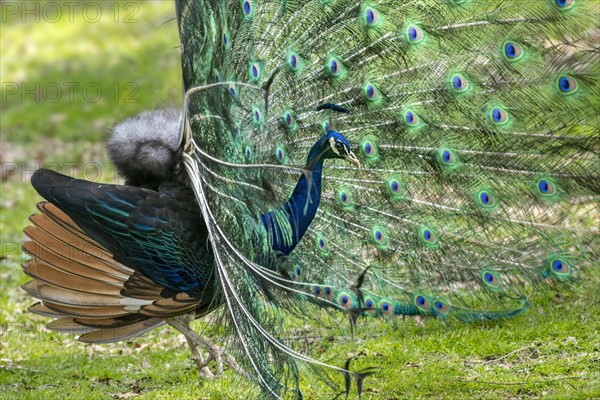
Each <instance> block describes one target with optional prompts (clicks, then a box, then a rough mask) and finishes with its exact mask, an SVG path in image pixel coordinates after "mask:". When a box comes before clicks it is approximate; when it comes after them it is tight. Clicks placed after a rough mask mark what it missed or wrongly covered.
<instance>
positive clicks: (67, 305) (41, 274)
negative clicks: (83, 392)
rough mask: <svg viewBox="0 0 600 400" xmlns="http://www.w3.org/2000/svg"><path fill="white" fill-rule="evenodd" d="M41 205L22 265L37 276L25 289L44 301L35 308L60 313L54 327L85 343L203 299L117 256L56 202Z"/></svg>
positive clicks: (111, 337)
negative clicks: (173, 288) (159, 281)
mask: <svg viewBox="0 0 600 400" xmlns="http://www.w3.org/2000/svg"><path fill="white" fill-rule="evenodd" d="M38 209H39V210H40V211H41V212H42V214H37V215H33V216H31V217H30V221H31V222H32V224H33V226H29V227H27V228H25V233H26V234H27V236H29V237H30V238H31V241H30V242H27V243H26V244H24V245H23V251H24V252H25V253H27V254H29V255H30V256H32V257H34V260H32V261H28V262H25V263H23V270H24V271H25V273H27V274H28V275H30V276H31V277H32V278H34V280H33V281H31V282H29V283H27V284H25V285H23V289H24V290H25V291H27V292H28V293H29V294H30V295H31V296H33V297H35V298H38V299H40V300H42V301H41V302H38V303H36V304H34V305H33V306H31V307H30V311H31V312H33V313H36V314H39V315H44V316H49V317H52V318H57V319H55V320H54V321H52V322H50V323H49V324H48V328H49V329H52V330H55V331H58V332H66V333H71V334H82V336H80V337H79V340H80V341H83V342H91V343H110V342H115V341H119V340H124V339H128V338H132V337H135V336H139V335H141V334H143V333H145V332H147V331H148V330H150V329H153V328H155V327H157V326H159V325H161V324H162V323H163V322H164V319H165V318H169V317H174V316H177V315H181V314H185V313H188V312H193V311H194V310H196V309H198V308H199V307H201V302H200V299H197V298H194V297H191V296H190V295H188V294H186V293H170V292H168V291H166V290H165V289H164V288H163V287H162V286H159V285H157V284H156V283H154V282H153V281H152V280H151V279H150V278H148V277H147V276H144V275H142V274H141V273H140V272H137V271H134V270H133V269H131V268H129V267H127V266H125V265H123V264H121V263H119V262H118V261H116V260H114V258H113V255H112V254H111V253H110V252H109V251H107V250H106V249H104V248H103V247H102V246H100V245H99V244H98V243H97V242H96V241H94V240H93V239H91V238H90V237H89V236H87V235H86V234H85V233H84V232H83V231H82V230H81V228H79V227H78V226H77V224H76V223H75V222H74V221H73V220H72V219H71V218H69V217H68V216H67V215H66V214H65V213H64V212H62V211H61V210H60V209H58V208H57V207H56V206H54V205H53V204H51V203H48V202H41V203H39V204H38ZM150 302H151V303H150ZM202 307H203V308H206V309H208V305H207V304H202Z"/></svg>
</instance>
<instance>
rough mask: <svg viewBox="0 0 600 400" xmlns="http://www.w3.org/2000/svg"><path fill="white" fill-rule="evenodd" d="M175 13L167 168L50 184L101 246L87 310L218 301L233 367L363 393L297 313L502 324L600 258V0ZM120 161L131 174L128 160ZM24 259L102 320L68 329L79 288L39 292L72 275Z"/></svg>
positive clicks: (183, 5)
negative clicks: (313, 351) (318, 356)
mask: <svg viewBox="0 0 600 400" xmlns="http://www.w3.org/2000/svg"><path fill="white" fill-rule="evenodd" d="M176 11H177V20H178V26H179V31H180V38H181V47H182V66H183V78H184V82H183V83H184V90H185V96H184V107H183V118H181V121H182V122H183V123H182V124H175V123H173V124H169V127H171V128H172V126H179V127H180V135H181V136H180V137H181V139H182V145H181V146H182V147H183V151H181V150H180V151H177V150H175V149H173V143H172V142H171V143H170V144H169V145H168V146H164V147H165V148H168V149H169V151H166V150H165V151H163V153H164V154H168V155H169V157H176V158H177V160H178V161H177V162H174V161H172V160H171V159H169V160H168V162H167V161H165V163H166V164H168V166H169V167H168V168H169V170H168V171H167V172H169V171H171V169H173V173H172V174H171V173H164V171H161V172H160V173H157V174H158V175H160V176H154V177H148V176H146V175H144V176H142V177H140V179H133V178H131V177H130V175H127V174H125V176H127V177H128V183H131V184H135V185H136V186H142V187H146V188H150V189H158V191H154V190H150V189H146V188H140V187H134V186H124V187H119V186H111V185H99V187H98V186H97V185H96V186H93V185H94V184H90V183H85V182H84V181H73V180H70V181H65V179H67V180H68V178H64V177H63V178H60V179H59V178H56V177H54V178H52V179H54V181H53V182H54V183H53V184H52V185H51V187H50V188H46V189H45V188H44V186H45V184H44V181H43V180H42V179H38V180H37V182H41V183H38V184H37V185H36V183H35V182H34V185H36V189H37V190H38V191H39V192H40V193H41V194H42V195H43V196H44V197H45V198H46V199H47V200H48V201H49V202H50V203H52V204H54V206H56V207H58V208H59V209H60V210H62V212H64V213H66V214H67V215H68V218H70V219H71V220H72V221H71V223H69V224H68V227H67V228H66V229H67V230H68V231H69V232H70V233H69V235H77V236H78V237H83V238H86V239H85V240H88V239H89V240H91V241H92V242H94V243H95V244H96V245H97V248H98V249H100V250H101V251H102V252H103V253H102V254H105V257H104V259H103V260H104V261H103V262H104V263H105V264H103V265H104V266H102V267H101V268H100V270H101V271H100V272H99V273H100V274H102V276H101V277H99V278H97V280H99V281H101V282H102V284H103V285H104V286H107V285H108V286H110V287H111V288H119V290H118V291H115V290H116V289H111V290H113V292H110V293H109V294H107V295H106V296H112V297H110V299H109V300H110V301H108V302H107V303H106V304H103V303H102V304H100V303H98V304H97V303H94V304H93V305H92V306H93V307H96V308H98V307H100V306H102V307H108V306H111V307H113V308H114V306H115V304H113V303H112V302H115V301H116V302H117V303H119V304H121V305H123V304H125V305H126V307H125V309H126V310H127V311H128V312H129V314H127V315H126V316H122V317H118V318H121V320H120V321H122V319H126V320H127V321H128V322H131V323H132V324H133V325H128V326H134V327H135V328H131V332H132V333H131V335H133V334H134V333H136V334H137V333H143V331H145V329H149V328H151V326H150V325H151V324H152V323H155V322H156V323H157V324H158V323H160V322H162V321H163V320H164V319H165V318H172V317H175V316H177V315H180V314H183V313H187V312H193V315H194V316H198V315H205V314H207V313H209V312H211V311H212V310H214V309H216V308H218V307H220V306H224V307H223V309H224V311H223V318H222V319H220V321H222V322H224V323H225V324H226V326H227V327H228V328H229V329H230V330H231V332H232V333H233V334H234V335H235V336H236V339H237V340H236V341H235V343H234V345H235V346H234V347H233V346H232V347H230V348H228V351H230V352H231V354H234V355H235V357H236V359H237V361H238V362H239V364H240V366H241V367H240V370H243V371H244V374H246V375H247V376H249V377H250V378H251V379H253V380H254V381H255V382H256V383H258V385H259V386H260V388H261V389H262V393H263V395H264V396H265V397H279V396H285V393H288V394H289V393H291V394H294V395H296V394H298V395H299V396H301V392H299V389H298V385H299V383H298V382H299V379H300V370H301V369H299V368H300V367H301V366H311V367H314V368H319V370H323V369H327V368H331V369H332V370H338V371H340V372H342V373H343V374H344V376H345V377H346V382H347V384H348V382H349V380H350V377H353V378H356V379H357V380H358V381H359V382H361V385H362V378H363V377H364V376H367V375H369V374H370V373H372V371H371V370H368V371H363V372H362V373H361V372H355V373H350V372H347V371H346V369H347V368H348V366H349V364H350V363H349V360H348V362H347V363H346V369H344V368H338V367H336V366H327V365H326V363H323V362H321V361H319V360H315V359H312V358H310V357H309V356H308V355H305V354H302V353H300V352H298V351H296V350H294V349H292V348H290V347H289V346H287V345H285V344H284V343H283V342H282V339H283V338H285V337H286V333H287V329H288V327H287V324H286V323H285V320H286V316H287V315H298V314H300V315H306V316H307V317H308V316H311V314H314V311H316V310H326V311H331V312H333V313H339V312H343V313H347V314H348V315H349V316H350V320H351V322H352V324H354V323H355V322H356V320H357V319H358V318H361V317H365V318H366V317H378V318H382V319H387V318H393V317H395V316H400V315H421V316H431V317H437V318H440V319H442V320H452V319H454V320H457V321H460V322H473V321H482V320H499V319H504V318H510V317H514V316H517V315H519V314H521V313H522V312H524V311H526V310H527V309H528V308H529V307H530V306H531V304H532V303H533V302H534V301H535V299H536V294H537V293H538V292H540V291H542V292H543V291H544V288H547V287H550V288H553V289H558V288H560V289H571V288H576V287H577V285H579V284H581V283H582V278H584V277H585V275H584V271H585V269H586V268H587V267H588V266H589V265H591V263H592V262H594V261H596V260H597V259H598V249H599V248H600V246H599V244H600V243H599V241H598V222H599V221H598V215H599V213H598V196H599V194H600V176H599V175H600V173H599V171H598V154H599V152H600V145H599V142H598V137H599V126H600V120H599V117H598V115H599V114H598V111H597V110H598V99H599V98H600V79H599V77H600V63H599V59H600V48H599V45H598V38H599V37H600V23H599V22H598V21H599V20H600V5H598V4H597V3H596V2H593V1H579V0H567V1H559V0H536V1H533V0H520V1H511V0H497V1H483V0H460V1H459V0H445V1H444V0H408V1H388V2H385V1H364V2H358V1H345V0H311V1H293V0H284V1H282V0H277V1H274V0H271V1H266V0H262V1H261V0H256V1H253V0H242V1H239V0H236V1H217V0H214V1H209V0H177V1H176ZM170 118H172V119H174V118H176V120H177V121H180V119H179V116H171V117H170ZM165 124H166V123H165ZM148 125H150V124H148ZM153 126H154V125H153ZM153 129H154V128H153ZM174 134H175V133H174ZM140 137H141V139H139V140H141V141H143V140H146V139H144V138H143V137H142V136H140ZM121 139H122V140H126V137H125V138H124V139H123V137H122V138H121ZM132 140H133V139H132ZM136 140H138V138H136ZM165 141H166V139H165ZM131 151H132V152H133V151H134V150H133V147H132V150H131ZM163 153H161V154H163ZM165 157H166V156H165ZM179 157H181V158H180V159H179ZM113 159H115V160H117V161H121V160H124V161H122V162H121V164H122V165H124V167H123V168H128V167H127V163H126V161H127V160H128V154H125V155H121V156H119V157H113ZM136 159H137V158H136ZM136 168H139V165H138V166H136ZM142 169H143V168H142ZM147 170H148V169H146V171H147ZM154 170H156V171H158V170H160V168H155V167H152V170H151V171H154ZM136 173H137V172H132V174H133V175H135V174H136ZM41 176H42V175H41V173H40V175H38V178H40V177H41ZM174 176H177V178H174ZM163 180H169V181H177V182H178V183H173V182H163V183H162V184H161V185H157V184H156V182H157V181H159V182H160V181H163ZM69 182H71V183H69ZM90 185H92V186H90ZM47 206H50V205H49V204H48V205H46V206H44V207H47ZM54 206H52V207H53V208H51V209H52V210H54V209H55V208H54ZM42 212H43V214H44V215H47V216H48V217H50V218H51V216H52V215H51V214H49V213H47V212H44V210H43V209H42ZM35 218H38V217H35ZM44 218H46V217H44ZM65 218H67V217H65ZM38 219H39V218H38ZM51 219H52V218H51ZM59 219H60V218H59ZM36 221H37V220H34V221H33V222H34V225H36V226H38V227H40V229H44V228H43V224H42V225H40V224H39V223H38V222H36ZM34 229H36V228H34ZM32 238H33V239H34V242H36V243H37V242H39V241H40V240H41V239H36V238H35V237H34V236H32ZM59 240H64V239H60V238H59ZM82 240H84V239H82ZM30 253H31V254H32V255H34V256H35V257H38V254H37V253H36V252H35V251H30ZM107 260H108V261H107ZM34 265H35V264H34ZM88 267H90V268H92V269H89V270H88V269H86V271H92V270H93V272H94V273H98V268H96V267H95V266H91V265H89V266H86V267H85V268H88ZM24 268H25V270H26V271H27V272H28V273H29V274H30V275H32V276H33V277H34V278H36V279H38V280H36V281H34V283H32V284H30V286H29V287H28V291H30V293H32V295H34V296H35V297H38V298H40V299H42V300H44V305H40V306H39V307H43V310H42V311H44V312H45V310H46V309H48V310H51V312H50V311H48V313H49V314H50V315H52V316H56V315H66V317H64V318H63V319H60V320H58V321H64V323H65V324H67V325H68V326H69V327H71V326H73V324H75V325H77V326H83V327H88V328H90V329H91V328H95V327H97V326H101V323H100V322H98V321H99V320H97V318H100V316H101V317H102V318H105V317H106V318H108V317H107V316H105V314H101V315H100V314H99V316H98V317H96V316H94V315H92V316H89V315H88V314H86V317H85V318H96V319H95V320H94V321H95V322H94V323H89V321H88V320H83V323H82V321H81V320H78V319H73V318H74V316H75V315H76V314H75V313H74V312H71V311H72V309H70V308H68V307H69V304H71V303H69V301H70V300H69V298H65V297H61V296H62V295H61V294H60V293H59V291H57V290H54V291H48V293H49V294H45V293H44V292H43V290H42V287H41V285H40V284H39V283H37V282H40V281H43V282H48V285H50V286H51V287H55V286H54V285H58V283H56V282H55V281H52V280H49V279H51V277H48V278H46V277H45V275H43V274H42V275H40V274H38V273H36V272H35V271H34V270H33V269H32V268H31V267H24ZM65 268H66V267H65ZM65 268H63V269H62V270H63V271H67V269H65ZM82 268H83V267H82ZM69 273H71V272H69ZM84 276H89V272H85V274H84ZM132 277H136V279H133V281H134V282H135V283H136V284H137V286H135V285H133V284H131V283H130V282H131V281H132ZM109 282H110V284H109ZM583 283H585V282H583ZM78 284H79V283H78V282H75V283H73V285H78ZM128 285H129V286H132V289H131V290H130V289H129V286H128ZM59 286H60V285H59ZM108 286H107V290H108ZM133 286H135V288H137V289H138V290H137V291H136V290H134V289H133ZM63 287H65V288H66V289H68V290H69V291H72V290H77V289H76V287H74V286H63ZM122 288H125V289H127V290H128V291H127V292H124V291H123V290H124V289H122ZM69 293H70V292H69ZM94 293H98V294H100V293H99V292H94ZM123 298H127V299H126V300H123ZM115 299H116V300H115ZM136 299H137V302H136ZM142 300H143V301H142ZM144 301H145V302H144ZM167 303H168V304H167ZM161 305H164V308H169V307H171V308H174V309H176V310H175V311H174V312H170V313H165V312H162V313H161V312H159V310H157V309H160V308H161ZM74 306H75V307H82V304H80V303H75V305H74ZM40 310H41V308H40ZM70 310H71V311H70ZM155 311H156V313H155V314H153V312H155ZM98 312H99V313H100V310H98ZM119 315H121V314H119ZM65 318H66V319H65ZM115 318H117V317H115ZM312 320H313V323H315V324H316V323H318V321H314V318H312ZM102 321H105V319H102ZM86 322H88V323H86ZM111 322H112V321H111ZM95 329H97V328H95ZM124 337H125V336H124ZM115 339H120V338H115ZM343 361H344V360H340V362H339V363H338V364H337V365H338V366H339V365H342V364H343ZM306 370H307V371H309V370H310V368H307V369H306Z"/></svg>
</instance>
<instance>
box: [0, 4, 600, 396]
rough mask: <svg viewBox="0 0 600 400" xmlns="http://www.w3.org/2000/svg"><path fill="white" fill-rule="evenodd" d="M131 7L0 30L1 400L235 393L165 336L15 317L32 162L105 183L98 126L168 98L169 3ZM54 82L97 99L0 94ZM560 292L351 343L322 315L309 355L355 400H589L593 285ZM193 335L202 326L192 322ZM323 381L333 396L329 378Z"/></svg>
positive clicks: (234, 383)
mask: <svg viewBox="0 0 600 400" xmlns="http://www.w3.org/2000/svg"><path fill="white" fill-rule="evenodd" d="M95 3H98V4H100V2H95ZM128 3H131V2H122V3H116V4H117V6H119V7H125V6H126V5H127V4H128ZM19 4H23V3H19ZM61 4H62V3H61ZM102 4H103V7H104V8H103V13H104V15H111V14H109V13H110V12H111V9H110V8H109V7H110V6H111V5H113V4H114V3H112V2H107V3H102ZM135 4H137V5H138V6H139V10H138V12H137V14H136V17H137V18H138V19H139V22H137V23H133V24H131V23H130V24H126V23H124V22H123V21H122V20H120V21H119V22H117V23H115V22H114V19H113V18H112V17H111V18H104V19H101V20H100V21H99V22H98V23H89V22H87V21H84V20H82V18H75V21H74V22H73V23H71V22H69V21H68V20H66V19H63V20H61V21H59V22H57V23H56V24H49V23H45V22H44V21H41V22H39V23H36V22H35V21H27V22H26V23H21V21H20V18H18V16H17V17H11V18H9V20H8V21H7V23H4V21H3V23H2V28H1V29H2V35H0V36H1V39H0V40H1V48H2V61H1V65H0V75H1V76H2V82H3V86H2V90H3V93H2V95H3V98H2V114H1V117H2V118H1V119H0V129H1V132H2V153H1V156H2V162H3V164H2V165H3V170H2V178H3V183H2V193H1V195H2V196H1V199H0V224H1V227H2V228H1V234H2V247H1V249H0V262H1V267H0V282H1V286H2V290H1V291H0V309H1V311H0V398H2V399H40V398H43V399H80V398H86V399H106V398H134V397H135V398H137V399H165V398H177V399H238V398H242V396H243V394H242V392H243V390H244V389H245V388H246V386H245V385H246V383H245V382H244V381H242V380H240V379H239V377H236V376H235V375H234V374H232V373H231V371H226V372H225V374H224V375H223V376H222V377H219V378H217V379H215V380H212V381H203V382H200V383H199V381H198V379H197V377H196V370H195V367H194V365H193V363H192V361H191V360H190V354H189V350H188V349H187V346H186V344H185V342H184V340H183V338H182V337H181V336H180V335H178V334H176V333H175V332H174V331H173V330H172V329H170V328H166V327H163V328H159V329H157V330H155V331H152V332H151V333H149V334H147V335H145V336H143V337H141V338H137V339H135V340H129V341H126V342H123V343H117V344H111V345H89V344H82V343H79V342H77V341H76V340H75V337H74V336H72V335H64V334H57V333H53V332H49V331H47V330H45V328H44V324H45V323H47V322H48V320H47V319H46V318H42V317H39V316H35V315H32V314H30V313H28V312H27V307H28V306H29V305H30V304H31V303H32V299H31V298H29V297H28V296H27V295H26V294H25V293H24V292H23V291H22V290H21V289H20V288H19V287H20V285H22V284H23V283H25V282H27V281H28V278H27V277H26V276H25V275H24V274H23V273H22V272H21V268H20V262H21V261H22V259H23V257H24V256H23V254H22V253H21V250H20V245H21V243H22V242H23V241H24V240H25V238H24V236H23V233H22V229H23V227H24V226H26V225H27V217H28V216H29V215H30V214H31V213H33V212H34V211H35V206H34V205H35V203H36V202H37V201H39V200H41V199H40V197H39V196H38V195H37V194H36V193H35V192H34V190H33V189H32V188H31V186H30V185H29V183H28V177H29V176H30V175H31V172H32V171H33V170H34V169H35V168H37V167H39V166H42V165H46V166H52V167H54V168H55V169H59V170H61V171H62V172H64V173H70V174H72V175H76V176H78V177H84V178H89V179H94V180H102V181H107V182H109V181H110V182H112V181H115V180H116V177H115V172H114V169H113V168H112V167H111V166H110V164H109V163H108V162H107V161H106V156H105V153H104V149H103V145H102V141H103V139H104V138H105V137H106V134H107V132H108V128H109V127H110V126H111V125H112V124H114V123H115V122H116V121H118V120H121V119H123V118H125V117H127V116H129V115H133V114H135V113H137V112H139V111H140V110H142V109H147V108H155V107H159V106H163V105H167V104H177V103H178V102H179V97H180V83H179V82H180V76H179V74H180V72H179V56H178V52H179V50H178V49H177V48H176V46H177V44H178V40H177V32H176V28H175V27H176V23H175V22H174V21H172V22H167V21H169V19H171V18H172V16H173V6H172V3H171V2H170V1H165V2H161V1H159V2H138V3H135ZM122 11H123V12H125V11H127V10H125V9H124V8H122ZM113 16H114V15H113ZM165 22H166V23H165ZM163 23H165V24H164V25H162V24H163ZM65 82H79V83H81V86H83V85H84V84H86V83H95V84H97V85H98V86H99V87H100V88H102V90H103V93H105V95H103V96H102V98H101V99H99V100H98V101H97V102H91V101H87V100H86V99H85V98H83V95H82V94H81V93H80V92H79V93H78V94H76V95H75V98H74V99H73V101H71V100H70V99H69V97H68V96H66V95H65V94H63V95H62V96H61V97H60V98H59V99H58V101H56V102H52V101H49V100H51V99H49V98H44V96H43V93H42V95H41V96H42V97H41V98H40V99H39V100H40V101H36V98H35V95H33V94H25V95H24V96H25V97H24V98H23V97H21V96H22V95H23V94H22V93H17V94H10V95H9V93H7V91H8V92H10V90H12V88H13V87H12V86H6V85H5V83H16V84H22V83H23V84H26V85H28V86H26V88H32V87H33V88H35V87H36V84H37V85H38V86H39V87H40V88H42V92H43V88H44V87H48V88H50V87H51V86H52V84H53V83H58V84H59V86H61V87H64V83H65ZM129 82H134V83H135V85H136V87H137V88H138V91H137V92H136V95H135V100H137V101H135V102H129V101H126V98H125V97H126V95H127V92H122V91H121V92H120V95H119V96H118V97H117V99H116V100H115V98H114V97H113V92H111V91H110V90H111V87H113V85H115V84H118V85H120V86H119V87H121V88H123V87H124V85H126V84H128V83H129ZM17 86H18V85H17ZM9 89H10V90H9ZM46 97H48V96H46ZM595 275H597V271H596V273H595ZM597 278H598V277H597V276H595V277H593V279H594V281H595V282H598V279H597ZM561 296H562V297H555V296H554V295H553V294H552V293H550V294H549V295H548V296H546V297H545V298H544V299H542V300H541V301H540V302H539V303H537V304H536V305H535V306H534V307H533V308H532V309H531V310H529V311H528V312H527V313H525V314H523V315H521V316H519V317H517V318H515V319H513V320H508V321H502V322H498V323H486V324H472V325H464V324H450V325H449V326H446V325H443V324H441V323H440V322H439V321H435V320H422V321H421V320H416V319H412V318H407V319H406V320H393V321H373V320H361V321H360V323H359V330H358V334H357V336H356V338H354V339H352V338H351V336H350V332H349V329H348V324H347V322H345V320H344V321H341V320H340V318H341V316H333V317H332V318H333V320H334V321H337V323H334V324H333V327H330V328H328V327H327V326H323V327H315V328H313V329H316V330H313V331H311V337H313V339H312V341H313V343H312V345H311V349H312V354H313V355H314V356H316V357H318V358H319V359H321V360H325V361H327V362H330V363H333V364H336V365H339V366H341V365H342V364H343V363H344V361H345V359H346V358H347V357H349V356H350V355H354V356H355V357H356V359H355V361H354V364H353V367H354V368H355V369H356V370H360V369H363V368H366V367H370V366H374V367H377V368H378V372H377V373H376V374H375V375H373V376H370V377H368V378H367V379H366V380H365V391H364V396H363V398H365V399H389V400H391V399H405V398H426V399H438V398H456V399H462V398H466V397H470V398H474V399H496V398H502V399H513V398H550V399H552V398H554V399H566V398H569V399H575V398H582V399H583V398H600V344H599V337H600V332H599V329H600V324H599V323H598V293H597V289H595V288H594V287H593V285H590V287H584V288H582V289H581V290H579V291H578V293H576V294H569V293H561ZM294 324H297V326H298V327H301V326H303V324H302V321H295V322H294ZM195 327H196V328H205V326H204V322H203V321H197V322H196V325H195ZM315 337H316V339H315ZM337 381H338V383H339V385H340V387H341V386H343V382H342V379H341V377H339V376H338V377H337ZM340 390H341V389H340ZM335 393H336V392H335V391H334V390H330V389H328V388H319V389H315V388H314V387H312V385H306V387H305V393H304V394H305V397H306V398H307V399H331V398H333V397H334V396H335ZM354 395H355V393H354ZM342 397H343V396H342Z"/></svg>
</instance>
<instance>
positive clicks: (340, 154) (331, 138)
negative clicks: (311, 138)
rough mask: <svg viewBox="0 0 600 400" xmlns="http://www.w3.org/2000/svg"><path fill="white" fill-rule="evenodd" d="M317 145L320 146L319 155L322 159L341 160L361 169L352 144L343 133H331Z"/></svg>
mask: <svg viewBox="0 0 600 400" xmlns="http://www.w3.org/2000/svg"><path fill="white" fill-rule="evenodd" d="M317 144H320V147H321V148H320V149H319V150H320V151H319V154H320V156H321V158H323V159H325V158H341V159H343V160H346V161H348V162H349V163H351V164H352V165H354V166H355V167H357V168H360V161H358V158H356V156H355V155H354V153H353V152H352V151H351V150H350V142H348V139H346V138H345V137H344V136H343V135H342V134H341V133H339V132H336V131H329V132H328V133H327V134H326V135H325V136H323V137H322V138H321V139H320V140H319V141H318V142H317Z"/></svg>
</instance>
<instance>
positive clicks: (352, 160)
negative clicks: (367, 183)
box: [344, 152, 360, 168]
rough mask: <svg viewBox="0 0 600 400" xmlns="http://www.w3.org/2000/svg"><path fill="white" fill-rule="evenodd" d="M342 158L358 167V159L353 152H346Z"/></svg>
mask: <svg viewBox="0 0 600 400" xmlns="http://www.w3.org/2000/svg"><path fill="white" fill-rule="evenodd" d="M344 160H346V161H348V162H349V163H350V164H352V165H354V166H355V167H356V168H360V161H358V158H356V156H355V155H354V153H353V152H350V154H348V155H347V156H346V157H344Z"/></svg>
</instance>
